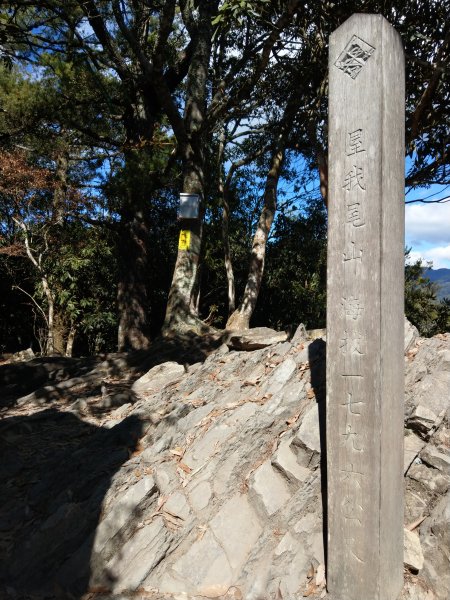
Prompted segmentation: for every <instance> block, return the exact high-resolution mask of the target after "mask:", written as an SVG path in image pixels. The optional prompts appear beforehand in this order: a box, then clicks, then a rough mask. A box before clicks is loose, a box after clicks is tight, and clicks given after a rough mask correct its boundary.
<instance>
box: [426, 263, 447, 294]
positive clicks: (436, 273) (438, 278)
mask: <svg viewBox="0 0 450 600" xmlns="http://www.w3.org/2000/svg"><path fill="white" fill-rule="evenodd" d="M424 275H425V277H428V278H429V279H430V280H431V281H433V282H434V283H436V284H437V285H438V287H439V290H438V293H437V297H438V299H439V300H442V298H450V269H424Z"/></svg>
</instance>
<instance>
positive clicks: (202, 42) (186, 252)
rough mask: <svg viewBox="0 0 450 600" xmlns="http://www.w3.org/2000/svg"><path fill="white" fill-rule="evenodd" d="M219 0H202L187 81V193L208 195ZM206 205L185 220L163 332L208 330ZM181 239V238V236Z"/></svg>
mask: <svg viewBox="0 0 450 600" xmlns="http://www.w3.org/2000/svg"><path fill="white" fill-rule="evenodd" d="M217 5H218V2H217V1H214V2H212V1H210V0H208V1H206V0H204V1H202V2H200V3H199V7H198V10H199V17H198V28H197V43H196V47H195V50H194V52H193V56H192V61H191V64H190V67H189V72H188V79H187V84H186V107H185V114H184V122H183V125H184V127H183V129H184V132H183V137H184V139H183V140H178V142H179V143H180V146H181V148H180V149H181V155H182V159H183V192H185V193H190V194H198V195H199V196H200V201H201V202H203V199H204V197H205V180H204V172H203V170H204V144H205V140H206V139H207V132H206V131H205V127H204V122H205V113H206V98H207V81H208V68H209V61H210V56H211V39H212V17H213V15H214V14H215V12H216V11H217ZM203 210H204V209H203V206H202V207H201V208H200V214H199V218H198V219H189V220H188V219H184V220H183V221H182V223H181V230H182V231H183V232H186V233H183V240H185V241H186V243H183V244H181V243H180V244H179V246H178V254H177V260H176V264H175V270H174V274H173V278H172V284H171V287H170V291H169V298H168V302H167V309H166V317H165V320H164V325H163V333H164V334H166V335H167V334H170V333H173V332H175V331H177V332H179V331H186V330H194V331H196V332H197V333H201V332H205V331H208V330H209V328H208V326H207V325H205V324H204V323H202V322H201V321H200V319H199V318H198V316H197V315H196V314H195V311H194V310H192V307H193V306H195V305H196V303H197V302H196V300H197V301H198V299H196V298H194V295H195V286H196V279H197V276H198V263H199V257H200V247H201V241H202V229H203V228H202V218H203ZM180 239H181V238H180Z"/></svg>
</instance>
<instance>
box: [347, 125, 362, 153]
mask: <svg viewBox="0 0 450 600" xmlns="http://www.w3.org/2000/svg"><path fill="white" fill-rule="evenodd" d="M365 151H366V149H365V148H363V130H362V129H355V131H349V132H348V134H347V139H346V148H345V153H346V154H347V156H352V155H353V154H358V152H365Z"/></svg>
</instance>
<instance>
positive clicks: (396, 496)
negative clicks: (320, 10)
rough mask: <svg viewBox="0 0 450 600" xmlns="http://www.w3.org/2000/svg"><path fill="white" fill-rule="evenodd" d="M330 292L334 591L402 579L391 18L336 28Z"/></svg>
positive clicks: (400, 125)
mask: <svg viewBox="0 0 450 600" xmlns="http://www.w3.org/2000/svg"><path fill="white" fill-rule="evenodd" d="M329 81H330V89H329V229H328V236H329V237H328V299H327V477H328V566H327V582H328V590H329V592H330V594H331V597H332V600H395V599H396V598H397V597H398V595H399V594H400V591H401V588H402V585H403V473H402V465H403V394H404V356H403V343H404V332H403V328H404V316H403V294H404V121H405V117H404V97H405V92H404V57H403V49H402V44H401V41H400V37H399V35H398V34H397V33H396V31H395V30H394V29H393V28H392V27H391V25H389V23H388V22H387V21H386V20H385V19H384V18H383V17H382V16H381V15H369V14H355V15H353V16H352V17H351V18H350V19H348V20H347V21H346V22H345V23H344V24H343V25H342V26H341V27H339V29H337V30H336V31H335V32H334V33H333V34H332V35H331V37H330V56H329Z"/></svg>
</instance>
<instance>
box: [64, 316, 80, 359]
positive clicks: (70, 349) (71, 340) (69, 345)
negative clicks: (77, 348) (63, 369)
mask: <svg viewBox="0 0 450 600" xmlns="http://www.w3.org/2000/svg"><path fill="white" fill-rule="evenodd" d="M76 331H77V330H76V327H75V325H73V324H72V325H71V326H70V329H69V334H68V336H67V345H66V352H65V355H66V356H69V357H71V356H72V352H73V343H74V341H75V334H76Z"/></svg>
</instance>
